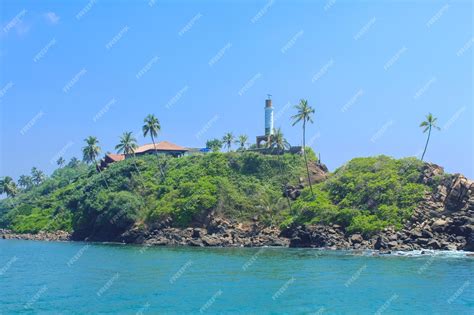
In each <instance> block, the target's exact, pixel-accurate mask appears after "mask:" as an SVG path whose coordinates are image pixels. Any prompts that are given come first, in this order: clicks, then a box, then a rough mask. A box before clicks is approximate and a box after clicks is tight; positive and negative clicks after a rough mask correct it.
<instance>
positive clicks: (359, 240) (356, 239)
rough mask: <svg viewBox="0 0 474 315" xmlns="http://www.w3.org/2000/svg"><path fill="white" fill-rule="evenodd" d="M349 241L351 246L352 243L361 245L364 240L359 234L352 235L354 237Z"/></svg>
mask: <svg viewBox="0 0 474 315" xmlns="http://www.w3.org/2000/svg"><path fill="white" fill-rule="evenodd" d="M350 240H351V242H352V243H353V244H354V243H362V241H363V240H364V238H363V237H362V235H360V234H354V235H352V236H351V238H350Z"/></svg>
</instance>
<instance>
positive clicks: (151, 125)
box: [142, 114, 161, 154]
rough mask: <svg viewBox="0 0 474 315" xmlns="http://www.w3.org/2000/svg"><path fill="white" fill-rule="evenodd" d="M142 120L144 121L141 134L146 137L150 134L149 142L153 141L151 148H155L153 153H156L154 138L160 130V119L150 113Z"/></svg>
mask: <svg viewBox="0 0 474 315" xmlns="http://www.w3.org/2000/svg"><path fill="white" fill-rule="evenodd" d="M143 122H144V123H145V124H144V125H143V127H142V130H143V136H144V137H146V136H147V135H148V134H150V137H151V142H153V149H155V153H156V154H158V151H156V146H155V138H156V137H158V132H160V130H161V125H160V121H159V120H158V118H156V117H155V115H152V114H150V115H148V116H146V117H145V120H144V121H143Z"/></svg>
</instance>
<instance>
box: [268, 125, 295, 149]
mask: <svg viewBox="0 0 474 315" xmlns="http://www.w3.org/2000/svg"><path fill="white" fill-rule="evenodd" d="M269 145H270V148H275V149H278V150H280V151H283V150H285V149H289V148H290V143H289V142H288V141H287V140H286V139H285V136H284V135H283V132H282V131H281V128H278V129H275V132H274V134H273V135H272V137H271V141H270V143H269Z"/></svg>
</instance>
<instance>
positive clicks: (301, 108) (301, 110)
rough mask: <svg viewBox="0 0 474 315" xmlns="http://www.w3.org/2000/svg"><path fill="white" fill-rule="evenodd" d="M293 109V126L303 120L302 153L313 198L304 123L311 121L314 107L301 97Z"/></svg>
mask: <svg viewBox="0 0 474 315" xmlns="http://www.w3.org/2000/svg"><path fill="white" fill-rule="evenodd" d="M295 109H296V110H297V113H296V115H294V116H292V117H291V118H292V119H293V126H294V125H296V124H297V123H299V122H303V155H304V161H305V164H306V172H307V174H308V183H309V187H310V190H311V195H312V196H313V198H314V192H313V185H312V184H311V177H310V175H309V166H308V158H307V156H306V123H307V122H309V123H313V115H314V108H312V107H311V106H309V105H308V101H307V100H303V99H302V100H300V103H299V104H298V105H296V106H295Z"/></svg>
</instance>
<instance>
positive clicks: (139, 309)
mask: <svg viewBox="0 0 474 315" xmlns="http://www.w3.org/2000/svg"><path fill="white" fill-rule="evenodd" d="M19 313H21V314H37V313H40V314H95V313H101V314H117V313H123V314H188V313H190V314H191V313H192V314H474V257H468V256H467V254H466V253H463V252H428V254H424V255H421V253H419V252H411V253H405V254H403V255H402V254H401V253H399V254H397V255H387V256H376V255H375V254H374V253H371V252H347V251H321V250H313V249H284V248H260V249H259V248H237V249H235V248H234V249H232V248H183V247H180V248H169V247H142V246H131V245H116V244H86V243H61V242H36V241H21V240H0V314H19Z"/></svg>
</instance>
